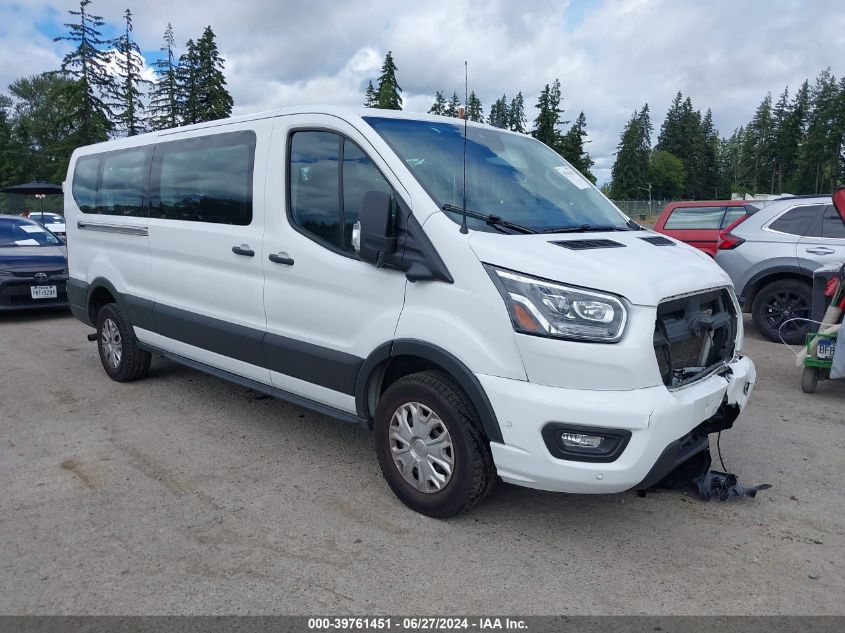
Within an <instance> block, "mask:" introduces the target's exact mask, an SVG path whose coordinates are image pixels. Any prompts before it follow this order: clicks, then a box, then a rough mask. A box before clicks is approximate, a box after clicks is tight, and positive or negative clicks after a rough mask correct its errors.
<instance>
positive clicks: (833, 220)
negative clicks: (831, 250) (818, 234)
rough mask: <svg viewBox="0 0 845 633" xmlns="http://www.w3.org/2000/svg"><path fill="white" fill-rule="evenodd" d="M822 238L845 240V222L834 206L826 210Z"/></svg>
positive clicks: (827, 207) (823, 217)
mask: <svg viewBox="0 0 845 633" xmlns="http://www.w3.org/2000/svg"><path fill="white" fill-rule="evenodd" d="M822 237H833V238H837V239H840V240H841V239H845V222H843V221H842V218H840V217H839V212H837V210H836V208H835V207H834V206H833V205H828V206H826V207H825V208H824V215H823V216H822Z"/></svg>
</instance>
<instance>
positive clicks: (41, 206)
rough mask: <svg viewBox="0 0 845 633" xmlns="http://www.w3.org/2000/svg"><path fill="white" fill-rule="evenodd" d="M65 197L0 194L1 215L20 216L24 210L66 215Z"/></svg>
mask: <svg viewBox="0 0 845 633" xmlns="http://www.w3.org/2000/svg"><path fill="white" fill-rule="evenodd" d="M64 203H65V198H64V196H44V197H43V198H36V197H35V196H24V195H21V194H19V193H0V214H3V215H20V213H21V211H23V210H24V209H29V210H30V211H31V212H33V213H37V212H39V211H44V212H49V213H64Z"/></svg>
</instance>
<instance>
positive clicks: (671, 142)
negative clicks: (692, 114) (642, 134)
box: [654, 91, 684, 156]
mask: <svg viewBox="0 0 845 633" xmlns="http://www.w3.org/2000/svg"><path fill="white" fill-rule="evenodd" d="M683 101H684V96H683V95H682V94H681V92H680V91H678V94H676V95H675V98H674V99H673V100H672V105H671V106H669V110H668V111H667V112H666V118H665V119H663V125H661V126H660V134H659V135H658V137H657V144H656V145H655V146H654V149H656V150H658V151H663V152H669V153H671V154H674V155H675V156H680V154H681V153H682V152H683V151H684V149H683V141H682V139H681V137H682V135H683V130H682V129H681V127H682V125H683V124H682V116H683V115H682V110H683Z"/></svg>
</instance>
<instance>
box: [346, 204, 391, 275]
mask: <svg viewBox="0 0 845 633" xmlns="http://www.w3.org/2000/svg"><path fill="white" fill-rule="evenodd" d="M392 229H393V218H392V216H391V196H390V194H387V193H384V192H383V191H368V192H367V193H366V194H365V195H364V205H363V206H362V207H361V214H360V215H359V216H358V221H357V222H356V223H355V226H353V227H352V246H353V247H354V248H355V251H356V252H357V253H358V257H360V258H361V259H362V260H363V261H365V262H369V263H370V264H375V265H376V266H381V264H382V262H383V260H384V256H385V255H392V254H393V253H395V252H396V237H395V236H394V235H392V233H393V230H392Z"/></svg>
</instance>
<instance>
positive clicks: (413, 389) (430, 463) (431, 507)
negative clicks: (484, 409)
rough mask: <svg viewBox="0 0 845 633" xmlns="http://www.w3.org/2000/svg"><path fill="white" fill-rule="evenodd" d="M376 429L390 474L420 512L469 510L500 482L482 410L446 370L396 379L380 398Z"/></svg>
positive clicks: (380, 454)
mask: <svg viewBox="0 0 845 633" xmlns="http://www.w3.org/2000/svg"><path fill="white" fill-rule="evenodd" d="M373 430H374V432H375V445H376V454H377V456H378V461H379V465H380V466H381V472H382V474H383V475H384V478H385V480H386V481H387V483H388V485H389V486H390V488H391V489H392V490H393V492H394V493H395V494H396V496H397V497H399V499H401V500H402V502H403V503H405V505H407V506H408V507H409V508H411V509H413V510H416V511H417V512H420V513H421V514H425V515H427V516H430V517H435V518H439V519H442V518H446V517H449V516H452V515H455V514H459V513H461V512H465V511H466V510H468V509H469V508H471V507H472V506H474V505H475V504H476V503H478V502H479V501H481V499H483V498H484V497H485V496H486V495H487V493H488V492H490V489H491V488H492V485H493V483H494V482H495V479H496V474H495V468H494V465H493V457H492V455H491V454H490V448H489V445H488V442H487V440H486V438H485V437H484V435H483V433H482V432H481V421H480V420H479V418H478V413H477V412H476V411H475V409H474V408H473V406H472V403H471V402H470V401H469V398H468V397H467V396H466V394H464V392H463V391H462V390H461V389H460V387H458V386H457V385H456V384H455V383H454V382H453V381H452V380H451V379H450V378H449V377H448V376H446V375H445V374H442V373H440V372H428V371H427V372H420V373H417V374H411V375H410V376H405V377H404V378H400V379H399V380H397V381H396V382H395V383H394V384H392V385H391V386H390V387H389V388H388V389H387V390H386V391H385V392H384V393H383V394H382V396H381V398H380V399H379V403H378V406H377V408H376V415H375V421H374V428H373Z"/></svg>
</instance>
